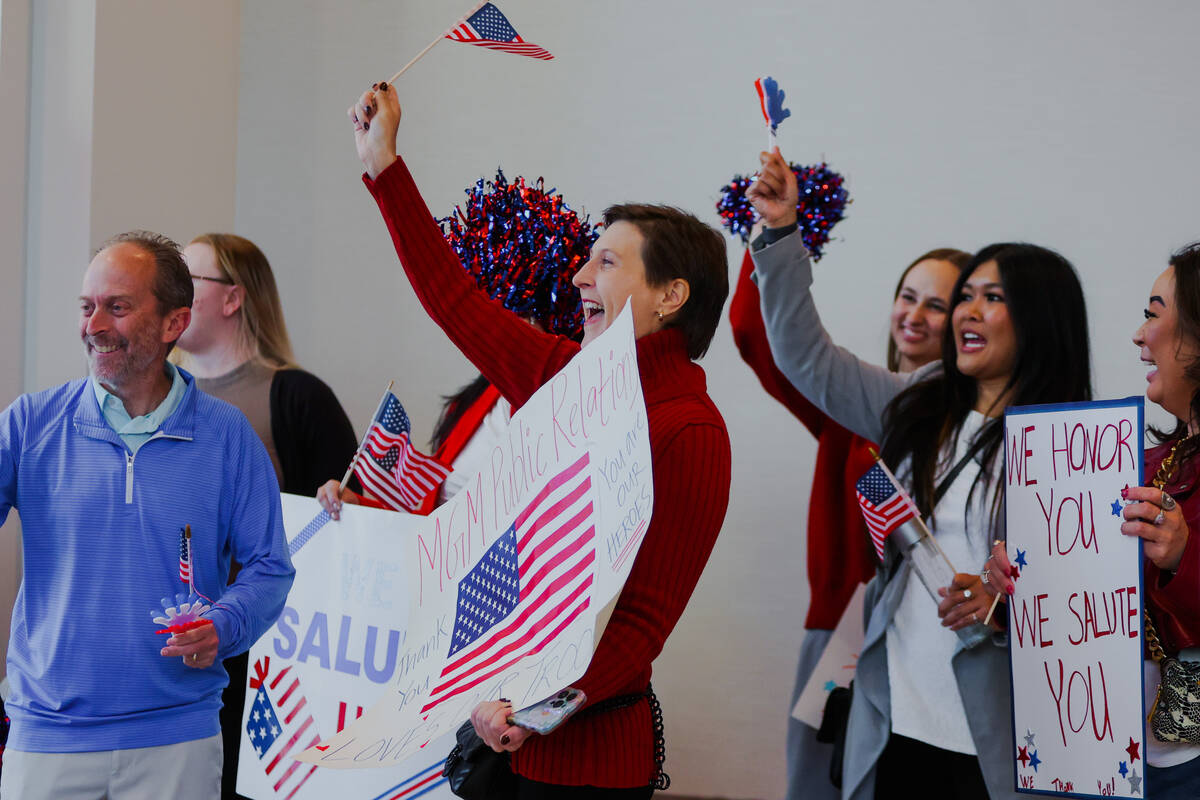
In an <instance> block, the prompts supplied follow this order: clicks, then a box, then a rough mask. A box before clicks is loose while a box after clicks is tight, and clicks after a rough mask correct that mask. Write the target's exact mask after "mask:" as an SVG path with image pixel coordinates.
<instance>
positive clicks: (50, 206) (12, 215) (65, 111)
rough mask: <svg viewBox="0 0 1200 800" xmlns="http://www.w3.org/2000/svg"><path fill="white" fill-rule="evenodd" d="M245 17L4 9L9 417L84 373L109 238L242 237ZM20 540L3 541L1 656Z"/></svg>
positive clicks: (122, 1) (87, 6)
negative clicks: (80, 323)
mask: <svg viewBox="0 0 1200 800" xmlns="http://www.w3.org/2000/svg"><path fill="white" fill-rule="evenodd" d="M239 7H240V4H239V2H238V0H207V1H206V2H204V3H188V2H170V3H162V2H155V0H104V1H103V2H97V0H45V2H42V1H41V0H39V2H37V3H31V2H29V0H3V4H2V5H0V9H2V12H3V17H2V18H0V34H2V37H3V38H2V39H0V88H2V89H3V94H2V95H0V97H2V100H3V107H4V109H5V112H4V114H2V115H0V204H2V205H0V281H2V282H3V284H2V286H3V290H2V291H0V336H2V339H3V341H4V342H5V343H6V345H7V346H6V347H5V348H2V349H0V407H2V406H6V405H7V404H8V403H9V402H10V401H11V400H12V399H13V398H14V397H15V396H16V395H17V394H19V393H20V392H22V391H27V390H33V389H41V388H45V387H48V386H52V385H55V384H57V383H61V382H63V381H65V380H69V379H71V378H76V377H79V376H80V375H83V374H84V373H85V372H86V364H85V362H84V359H83V356H82V349H81V346H80V344H79V338H78V336H79V334H78V328H77V320H78V312H77V310H76V309H77V306H76V296H77V294H78V288H77V287H78V286H79V284H80V280H81V279H82V276H83V271H84V269H85V268H86V267H87V264H88V261H89V260H90V258H91V252H92V250H93V249H94V248H95V247H96V246H97V245H98V244H99V243H100V242H102V241H103V240H104V239H106V238H108V237H109V236H111V235H113V234H115V233H119V232H120V231H123V230H127V229H130V228H148V229H150V230H156V231H159V232H161V233H165V234H167V235H169V236H172V237H174V238H176V239H185V240H186V239H187V238H190V237H191V236H193V235H195V234H196V233H199V232H201V231H202V230H206V229H227V228H229V227H232V225H233V213H234V212H233V209H234V205H233V204H234V168H235V164H236V160H235V158H234V151H235V148H236V129H237V126H236V118H237V89H238V50H239V39H238V32H239V29H240V25H239V21H238V20H239ZM18 530H19V529H18V527H17V523H16V514H13V515H11V521H10V522H9V523H8V524H7V525H6V526H5V527H4V529H3V531H2V532H0V636H2V640H3V641H2V643H0V653H2V652H3V650H4V649H7V642H8V624H9V613H8V611H9V608H10V605H11V602H12V598H13V597H14V596H15V594H16V587H17V584H18V583H19V579H20V572H19V561H18V556H17V534H18Z"/></svg>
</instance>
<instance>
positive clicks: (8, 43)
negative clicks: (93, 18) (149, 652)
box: [0, 0, 31, 676]
mask: <svg viewBox="0 0 1200 800" xmlns="http://www.w3.org/2000/svg"><path fill="white" fill-rule="evenodd" d="M30 12H31V9H30V2H29V0H0V108H3V109H4V110H5V113H4V114H2V115H0V287H3V288H2V290H0V341H3V342H6V343H7V346H5V347H3V348H0V407H4V406H7V405H8V404H9V403H10V402H12V401H13V399H15V398H16V396H17V395H18V394H20V393H21V388H22V381H21V376H22V372H23V370H24V362H25V350H24V348H23V347H22V346H21V345H22V343H23V342H24V327H25V315H24V305H25V303H24V301H25V170H26V163H25V161H26V158H25V156H26V141H27V124H28V120H29V38H30V37H29V35H30ZM9 517H10V518H9V519H8V520H7V521H6V522H4V523H3V525H0V676H3V674H4V672H5V667H4V663H5V658H6V656H7V653H8V629H9V621H10V619H11V617H10V615H9V614H8V613H6V612H7V609H8V608H9V607H10V606H11V605H12V602H13V600H14V599H16V596H17V586H18V585H19V584H20V582H21V548H20V544H19V537H20V533H21V529H20V521H19V520H18V519H17V515H16V514H10V515H9Z"/></svg>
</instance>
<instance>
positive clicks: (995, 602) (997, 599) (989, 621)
mask: <svg viewBox="0 0 1200 800" xmlns="http://www.w3.org/2000/svg"><path fill="white" fill-rule="evenodd" d="M998 605H1000V593H999V592H997V593H996V597H995V599H993V600H992V607H991V608H989V609H988V613H987V616H986V617H984V618H983V624H984V625H991V624H992V614H995V613H996V606H998Z"/></svg>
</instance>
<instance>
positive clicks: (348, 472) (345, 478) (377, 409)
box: [338, 78, 396, 497]
mask: <svg viewBox="0 0 1200 800" xmlns="http://www.w3.org/2000/svg"><path fill="white" fill-rule="evenodd" d="M393 80H395V79H394V78H393ZM395 384H396V382H395V381H388V385H387V388H386V389H384V390H383V397H381V398H379V405H378V406H376V407H375V413H374V414H373V415H371V423H372V424H374V423H375V417H378V416H379V412H380V411H382V410H383V404H384V403H386V402H387V397H388V395H389V394H391V391H392V387H393V386H394V385H395ZM370 435H371V426H370V425H368V426H367V429H366V431H364V432H363V438H362V441H361V442H359V443H358V449H357V450H355V451H354V458H352V459H350V466H348V467H346V474H345V475H343V476H342V482H341V483H339V484H338V497H341V496H342V492H343V491H345V489H346V483H347V482H349V480H350V476H351V475H353V474H354V466H355V465H356V464H358V457H359V456H360V455H362V451H363V448H364V447H366V446H367V437H368V436H370Z"/></svg>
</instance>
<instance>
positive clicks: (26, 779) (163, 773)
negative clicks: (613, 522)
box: [0, 735, 224, 800]
mask: <svg viewBox="0 0 1200 800" xmlns="http://www.w3.org/2000/svg"><path fill="white" fill-rule="evenodd" d="M223 760H224V754H223V752H222V750H221V737H220V735H217V736H210V737H208V738H207V739H196V740H194V741H191V742H180V743H179V744H168V745H163V746H161V747H139V748H136V749H133V750H105V751H99V752H91V753H24V752H20V751H18V750H11V749H9V750H5V751H4V769H3V771H2V772H0V800H162V798H171V799H172V800H216V798H219V797H220V796H221V764H222V761H223Z"/></svg>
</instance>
